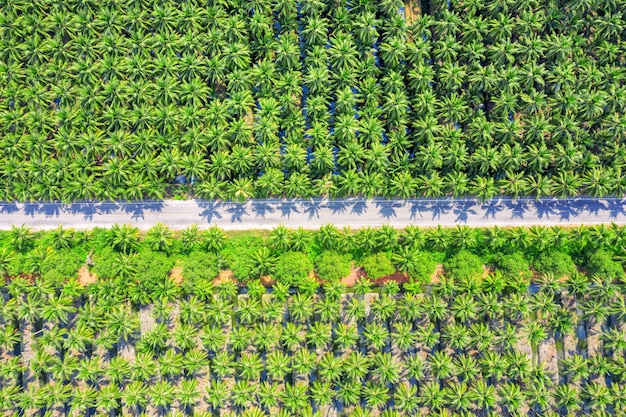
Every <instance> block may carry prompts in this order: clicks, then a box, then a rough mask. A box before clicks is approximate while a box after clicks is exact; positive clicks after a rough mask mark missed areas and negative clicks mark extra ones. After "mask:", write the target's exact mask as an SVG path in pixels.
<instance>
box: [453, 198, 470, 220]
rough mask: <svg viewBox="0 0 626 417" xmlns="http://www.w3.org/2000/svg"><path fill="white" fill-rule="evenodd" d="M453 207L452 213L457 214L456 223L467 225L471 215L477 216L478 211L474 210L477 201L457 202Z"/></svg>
mask: <svg viewBox="0 0 626 417" xmlns="http://www.w3.org/2000/svg"><path fill="white" fill-rule="evenodd" d="M453 205H454V208H453V209H452V212H453V213H454V214H456V219H454V222H455V223H467V220H468V218H469V216H470V214H471V215H474V214H476V210H474V209H473V208H472V207H475V206H476V202H475V201H467V200H466V201H455V202H454V204H453Z"/></svg>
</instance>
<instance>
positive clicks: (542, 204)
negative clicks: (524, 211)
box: [533, 200, 557, 219]
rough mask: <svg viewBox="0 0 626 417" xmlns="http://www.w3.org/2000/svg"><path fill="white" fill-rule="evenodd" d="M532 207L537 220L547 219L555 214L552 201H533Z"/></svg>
mask: <svg viewBox="0 0 626 417" xmlns="http://www.w3.org/2000/svg"><path fill="white" fill-rule="evenodd" d="M533 205H534V206H535V212H536V213H537V217H538V218H539V219H543V218H544V217H545V218H547V219H549V218H550V216H551V215H553V214H556V213H557V212H556V210H555V207H554V201H546V200H535V201H534V202H533Z"/></svg>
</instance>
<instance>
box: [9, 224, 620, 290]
mask: <svg viewBox="0 0 626 417" xmlns="http://www.w3.org/2000/svg"><path fill="white" fill-rule="evenodd" d="M625 230H626V229H625V228H624V227H623V226H618V225H615V224H612V225H609V226H607V225H597V226H580V227H575V228H567V229H565V228H561V227H557V226H553V227H543V226H531V227H528V228H526V227H512V228H501V227H493V228H488V229H475V228H470V227H468V226H456V227H454V228H445V227H441V226H439V227H436V228H428V229H423V228H419V227H413V226H408V227H406V228H405V229H402V230H398V229H394V228H393V227H390V226H387V225H383V226H381V227H380V228H377V229H376V228H369V227H368V228H362V229H357V230H353V229H350V228H349V227H348V228H341V229H340V228H337V227H335V226H334V225H332V224H329V225H324V226H322V227H321V228H320V229H319V230H318V231H309V230H305V229H302V228H298V229H295V230H291V229H288V228H286V227H285V226H282V225H281V226H278V227H277V228H275V229H273V230H271V231H270V232H269V234H268V235H267V236H266V237H265V238H263V239H260V238H252V240H246V239H248V237H246V236H243V237H228V236H227V234H226V233H225V232H224V231H223V230H221V229H219V228H218V227H216V226H213V227H211V228H209V229H207V230H200V229H199V228H198V227H197V226H195V225H194V226H191V227H189V228H187V229H184V230H182V231H180V232H174V231H172V230H170V229H169V228H167V227H166V226H164V225H163V224H160V223H159V224H157V225H155V226H154V227H153V228H151V229H150V230H148V231H147V232H146V233H145V234H141V233H140V232H139V230H138V229H137V228H135V227H133V226H130V225H113V226H112V227H111V229H106V230H104V229H102V230H100V229H97V230H94V231H91V232H85V231H74V230H71V229H64V228H63V227H61V226H59V227H58V228H57V229H55V230H53V231H50V232H37V233H34V232H32V231H31V230H30V229H29V228H28V227H26V226H20V227H13V228H12V229H11V230H10V231H8V232H3V233H2V234H0V236H3V240H0V241H4V242H5V243H4V245H3V246H1V247H0V275H12V276H17V275H19V274H39V275H40V274H42V273H44V272H45V271H44V270H45V269H46V268H51V267H55V266H56V265H55V264H54V263H55V262H56V263H59V262H61V261H62V259H63V257H66V258H68V259H72V261H70V266H69V270H67V269H63V271H64V272H62V273H61V274H62V275H63V276H66V275H65V274H68V273H69V274H70V275H71V274H72V272H71V271H74V272H75V271H76V270H78V268H79V267H80V265H81V264H82V263H83V262H84V260H85V256H86V255H87V253H89V254H90V256H89V257H88V258H91V259H92V261H91V262H93V258H95V259H102V262H103V263H106V264H107V265H108V264H111V268H110V269H108V271H109V273H110V274H112V275H111V276H114V275H120V276H122V279H127V278H128V277H130V276H132V274H133V273H134V272H137V262H139V259H142V258H141V257H139V258H136V257H134V255H135V254H137V253H148V254H149V253H157V254H158V253H160V254H162V255H164V256H165V258H158V259H157V260H156V262H158V263H163V262H167V263H168V264H169V263H171V264H172V265H173V263H174V261H175V260H176V259H179V260H181V261H183V262H188V259H191V258H190V254H198V253H200V254H208V255H207V256H212V257H213V258H212V259H213V261H211V262H213V263H215V265H214V268H215V271H216V272H215V273H216V274H217V271H218V270H219V268H223V267H228V259H230V258H231V257H232V256H231V255H229V253H232V251H233V248H238V246H237V245H241V242H243V241H240V239H242V238H243V239H244V241H245V243H244V246H245V250H246V251H248V252H246V253H248V256H249V258H246V259H244V260H243V262H244V263H246V264H247V265H248V266H249V267H250V268H251V269H252V270H253V271H256V273H253V275H254V274H256V275H255V276H257V277H258V276H260V275H264V274H268V273H271V271H273V270H274V268H275V266H276V262H277V260H279V259H281V256H282V255H283V254H285V253H287V252H293V251H295V252H302V253H306V254H309V255H310V256H314V257H315V256H319V253H320V252H324V251H325V252H329V253H334V252H338V253H340V254H348V256H349V257H352V258H355V259H357V260H359V262H360V261H361V260H362V259H363V258H364V257H367V256H369V255H371V254H376V253H387V254H390V255H391V260H392V264H393V266H394V267H395V268H396V269H397V270H399V271H401V272H406V273H408V274H409V276H410V277H412V278H416V279H420V280H421V279H423V278H424V277H421V276H414V275H413V274H415V271H416V267H417V266H419V265H422V264H424V262H426V261H425V260H426V259H432V256H431V254H433V253H445V254H446V259H450V257H453V256H454V255H455V254H456V253H458V252H459V251H470V252H473V253H476V254H479V255H480V256H481V257H482V259H483V262H486V263H492V262H494V261H495V263H496V264H497V259H498V256H500V255H502V254H513V253H517V254H520V256H521V257H522V258H521V259H524V258H525V259H526V261H527V262H531V261H533V260H535V259H536V258H537V257H538V256H539V255H541V254H543V253H545V252H549V253H552V254H560V253H565V254H567V255H565V256H566V257H569V256H570V255H571V256H572V257H573V258H574V259H575V260H576V262H577V264H579V266H580V267H582V268H583V269H587V268H586V266H585V262H587V261H588V259H589V256H593V254H594V253H596V252H597V251H601V252H605V253H606V254H607V255H608V256H609V257H615V260H617V261H619V262H623V261H624V256H625V254H626V252H625V247H626V244H625V239H626V236H625ZM107 246H108V247H110V248H111V249H112V250H113V251H114V252H113V253H111V251H107V250H104V248H105V247H107ZM239 250H241V249H235V251H239ZM94 251H95V252H94ZM92 254H93V257H92V256H91V255H92ZM313 254H315V255H313ZM435 256H436V257H437V258H439V257H440V255H435ZM116 257H117V258H116ZM155 259H156V258H155ZM189 262H193V261H191V260H189ZM357 263H358V262H357ZM427 263H428V262H427ZM144 268H145V267H144ZM190 268H195V267H191V266H190ZM202 268H207V266H203V267H202ZM433 268H434V265H433ZM161 269H163V268H161ZM166 269H167V268H166ZM99 270H100V271H102V270H103V269H99ZM147 272H149V271H147ZM165 272H167V271H165ZM431 272H433V271H431ZM604 273H607V272H606V271H605V272H604ZM608 273H609V274H613V273H615V272H608ZM238 278H242V277H238ZM614 278H618V277H617V276H615V277H614ZM151 285H152V284H151ZM153 289H154V288H153ZM162 290H164V291H171V290H173V288H170V287H167V288H162Z"/></svg>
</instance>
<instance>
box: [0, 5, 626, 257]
mask: <svg viewBox="0 0 626 417" xmlns="http://www.w3.org/2000/svg"><path fill="white" fill-rule="evenodd" d="M92 3H93V4H91V3H90V6H89V7H86V6H85V3H84V2H81V1H71V2H68V1H61V0H47V1H46V2H44V3H43V4H41V5H38V4H37V5H35V6H33V5H31V4H30V3H29V2H25V1H18V2H14V1H10V2H9V1H4V2H3V3H2V5H3V8H2V16H3V19H2V20H1V21H0V45H2V47H1V48H0V62H1V63H2V64H3V65H2V70H1V72H0V77H1V78H0V80H1V82H0V97H2V98H3V100H2V102H0V132H2V144H1V146H0V150H2V154H1V155H0V156H1V158H0V184H2V187H0V201H15V200H18V201H28V200H34V201H59V200H60V201H64V202H67V201H79V200H94V199H95V200H100V201H104V200H119V199H124V200H141V199H157V200H158V199H163V198H165V197H171V198H174V199H176V200H178V199H183V198H193V197H201V198H206V199H229V200H237V201H243V200H245V199H248V198H251V197H261V198H265V197H269V196H275V197H282V196H287V197H295V196H300V197H310V196H325V197H334V196H337V195H350V196H366V197H371V196H375V195H378V196H397V197H401V198H410V197H414V196H416V195H418V196H426V197H441V196H455V197H458V196H466V195H472V196H476V197H478V198H480V199H483V200H486V199H489V198H492V197H495V196H499V195H500V194H501V192H502V191H504V192H505V193H506V194H507V195H510V196H513V197H517V196H520V195H531V196H537V197H541V196H544V195H555V196H560V197H566V196H575V195H580V194H585V195H594V196H595V195H624V186H623V184H622V179H621V178H622V173H623V172H622V171H623V170H622V168H623V167H622V166H621V162H620V161H621V160H623V157H624V152H625V147H624V139H625V138H626V127H625V126H624V124H623V122H622V120H623V115H624V107H625V106H624V92H625V89H626V86H625V83H624V75H623V73H622V72H621V68H622V66H623V64H624V62H623V50H622V46H623V33H624V22H623V16H622V13H623V10H624V7H623V6H624V4H623V0H607V1H602V2H592V1H576V0H572V1H568V2H565V3H563V2H554V1H542V2H521V3H512V4H509V3H510V2H504V3H503V2H495V3H479V2H475V3H470V4H467V2H465V1H456V2H450V4H448V3H447V2H446V1H443V0H432V4H431V2H424V10H423V13H424V14H423V15H421V14H420V16H414V17H415V19H414V21H412V22H410V23H407V22H406V21H405V20H404V18H403V15H404V12H402V10H401V9H402V8H403V7H404V3H403V2H402V1H397V0H384V1H376V2H373V1H370V2H366V4H360V3H359V4H358V6H356V5H352V4H350V7H348V4H349V2H337V1H330V0H320V1H318V0H311V1H308V0H307V1H303V2H294V1H292V2H291V3H289V2H288V1H285V0H281V1H273V2H260V1H254V0H253V1H243V2H242V1H234V0H223V1H211V2H208V4H205V3H203V2H200V1H191V2H187V1H186V2H179V1H173V0H163V1H159V2H141V1H140V2H137V1H131V2H130V3H129V2H120V1H98V2H92ZM5 4H6V5H5ZM408 14H409V15H411V14H412V13H408ZM580 37H583V38H584V39H585V41H584V42H582V41H580V39H579V38H580ZM374 46H376V48H375V49H374V48H373V47H374ZM330 103H333V106H332V109H333V110H332V113H331V111H330V108H331V106H330ZM357 115H358V117H357ZM407 155H412V157H411V158H408V157H407ZM471 241H472V238H471V237H470V238H469V239H468V240H466V241H464V242H462V243H461V242H459V248H466V247H467V248H469V247H471V244H472V242H471ZM162 243H163V242H161V243H154V244H153V246H152V249H155V250H156V249H158V250H164V249H165V247H166V246H167V245H163V244H162ZM468 244H469V245H468ZM20 250H22V249H20ZM297 250H300V251H301V250H302V249H301V248H298V249H297ZM122 251H127V249H122Z"/></svg>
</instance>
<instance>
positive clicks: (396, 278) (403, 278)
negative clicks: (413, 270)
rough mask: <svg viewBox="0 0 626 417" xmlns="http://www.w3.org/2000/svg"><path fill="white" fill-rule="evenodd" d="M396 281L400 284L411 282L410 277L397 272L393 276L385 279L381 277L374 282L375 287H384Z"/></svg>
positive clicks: (386, 276) (387, 276)
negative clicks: (387, 283)
mask: <svg viewBox="0 0 626 417" xmlns="http://www.w3.org/2000/svg"><path fill="white" fill-rule="evenodd" d="M389 281H395V282H397V283H398V284H404V283H406V282H409V276H408V275H407V274H406V273H404V272H400V271H396V272H394V273H393V274H391V275H385V276H384V277H380V278H378V279H377V280H375V281H374V285H384V284H385V283H386V282H389Z"/></svg>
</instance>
